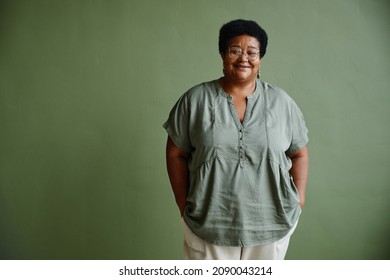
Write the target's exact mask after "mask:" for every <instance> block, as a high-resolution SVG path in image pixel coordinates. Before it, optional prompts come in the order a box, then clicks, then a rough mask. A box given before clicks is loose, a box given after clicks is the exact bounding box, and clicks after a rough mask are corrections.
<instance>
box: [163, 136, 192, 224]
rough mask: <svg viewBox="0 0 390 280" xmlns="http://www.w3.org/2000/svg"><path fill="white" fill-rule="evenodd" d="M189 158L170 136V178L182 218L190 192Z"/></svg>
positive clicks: (168, 166) (167, 156)
mask: <svg viewBox="0 0 390 280" xmlns="http://www.w3.org/2000/svg"><path fill="white" fill-rule="evenodd" d="M188 157H189V154H188V153H186V152H184V151H182V150H180V149H179V148H178V147H177V146H176V145H175V144H174V143H173V141H172V139H171V138H170V137H169V136H168V140H167V148H166V160H167V169H168V176H169V180H170V182H171V186H172V190H173V194H174V195H175V200H176V204H177V206H178V207H179V210H180V215H181V216H183V213H184V208H185V206H186V203H187V197H188V190H189V170H188Z"/></svg>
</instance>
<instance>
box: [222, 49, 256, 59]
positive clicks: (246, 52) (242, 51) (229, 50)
mask: <svg viewBox="0 0 390 280" xmlns="http://www.w3.org/2000/svg"><path fill="white" fill-rule="evenodd" d="M232 48H236V49H237V50H240V52H241V54H239V55H238V54H231V49H232ZM244 53H245V55H246V57H247V58H248V60H249V61H255V60H256V59H257V58H259V57H260V51H257V52H253V54H256V57H255V58H253V59H252V58H251V56H250V55H249V54H248V51H247V50H246V51H244V50H243V49H241V48H240V47H237V46H233V47H229V48H228V56H229V58H231V59H237V58H239V57H242V56H243V55H244ZM232 55H233V56H237V57H232Z"/></svg>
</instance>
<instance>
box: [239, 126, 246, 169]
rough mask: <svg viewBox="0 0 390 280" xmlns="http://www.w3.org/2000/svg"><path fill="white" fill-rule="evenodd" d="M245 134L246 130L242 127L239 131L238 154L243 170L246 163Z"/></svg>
mask: <svg viewBox="0 0 390 280" xmlns="http://www.w3.org/2000/svg"><path fill="white" fill-rule="evenodd" d="M244 132H245V131H244V129H243V128H242V127H241V128H240V130H239V137H238V154H239V161H240V167H241V168H244V166H245V163H246V156H245V145H244Z"/></svg>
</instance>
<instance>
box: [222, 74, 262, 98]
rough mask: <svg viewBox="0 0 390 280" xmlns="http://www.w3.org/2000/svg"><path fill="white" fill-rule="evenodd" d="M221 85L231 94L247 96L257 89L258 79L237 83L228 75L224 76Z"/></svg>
mask: <svg viewBox="0 0 390 280" xmlns="http://www.w3.org/2000/svg"><path fill="white" fill-rule="evenodd" d="M221 86H222V88H223V90H224V91H225V92H226V93H228V94H229V95H231V96H235V97H247V96H249V95H251V94H252V93H253V92H254V91H255V90H256V80H252V81H249V82H242V83H236V82H234V81H230V80H229V79H227V78H226V77H222V78H221Z"/></svg>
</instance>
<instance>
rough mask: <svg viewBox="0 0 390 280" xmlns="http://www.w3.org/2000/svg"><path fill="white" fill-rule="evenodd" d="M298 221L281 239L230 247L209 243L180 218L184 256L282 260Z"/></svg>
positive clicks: (193, 258)
mask: <svg viewBox="0 0 390 280" xmlns="http://www.w3.org/2000/svg"><path fill="white" fill-rule="evenodd" d="M297 224H298V222H297V223H296V224H295V225H294V227H293V228H292V229H291V230H290V232H289V233H288V234H287V235H286V236H285V237H283V238H282V239H280V240H278V241H276V242H274V243H271V244H268V245H258V246H251V247H230V246H217V245H213V244H210V243H208V242H206V241H204V240H202V239H200V238H199V237H198V236H196V235H195V234H194V233H193V232H192V231H191V230H190V228H189V227H188V226H187V224H186V223H185V222H184V220H183V219H182V225H183V229H184V258H185V259H186V260H284V257H285V256H286V252H287V249H288V244H289V241H290V237H291V235H292V234H293V232H294V230H295V228H296V226H297Z"/></svg>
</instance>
